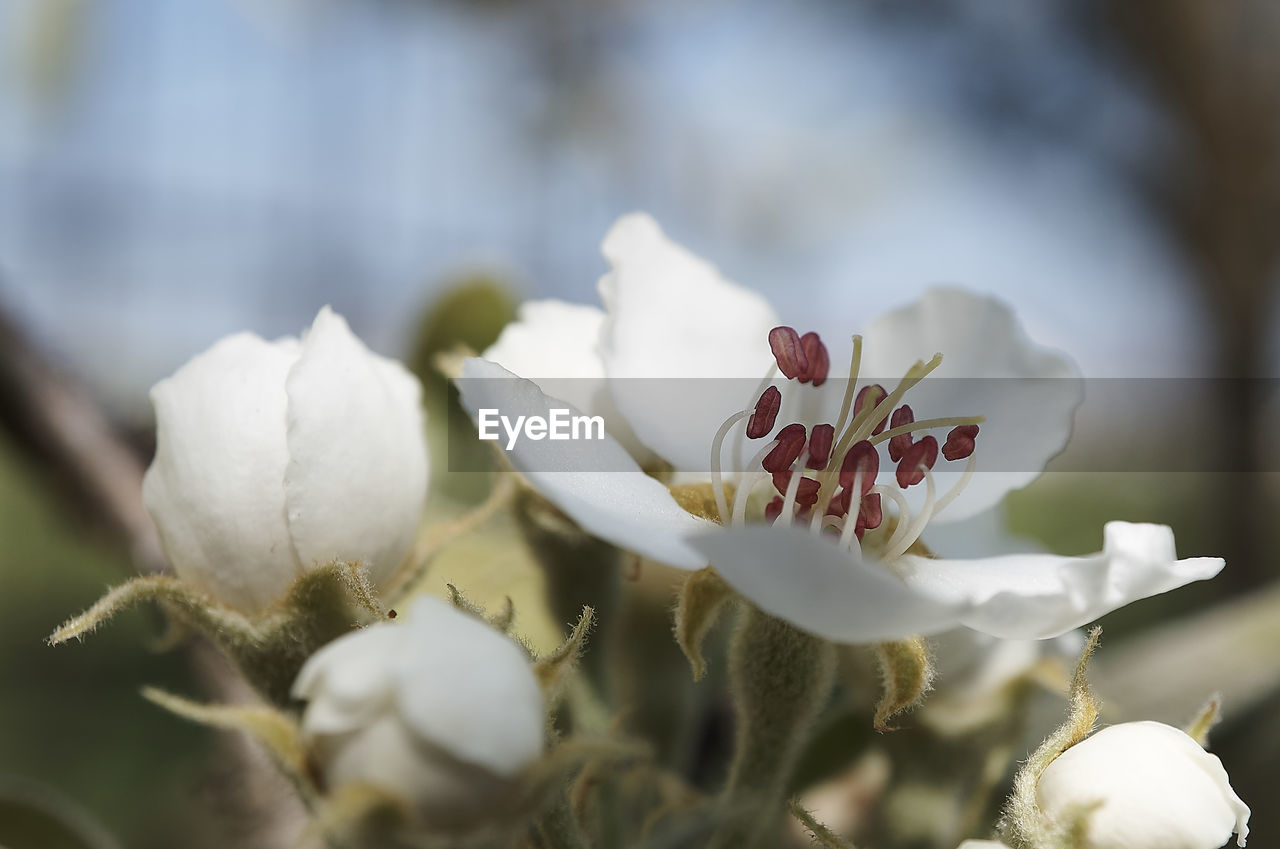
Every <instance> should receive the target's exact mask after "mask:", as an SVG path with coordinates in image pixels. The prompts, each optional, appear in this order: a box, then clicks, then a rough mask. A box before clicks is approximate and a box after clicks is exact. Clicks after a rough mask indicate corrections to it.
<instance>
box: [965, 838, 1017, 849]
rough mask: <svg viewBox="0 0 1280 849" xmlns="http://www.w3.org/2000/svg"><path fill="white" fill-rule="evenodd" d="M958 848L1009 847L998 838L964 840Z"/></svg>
mask: <svg viewBox="0 0 1280 849" xmlns="http://www.w3.org/2000/svg"><path fill="white" fill-rule="evenodd" d="M959 849H1009V847H1008V846H1006V845H1005V844H1003V843H1001V842H1000V841H999V840H966V841H965V842H964V843H961V844H960V846H959Z"/></svg>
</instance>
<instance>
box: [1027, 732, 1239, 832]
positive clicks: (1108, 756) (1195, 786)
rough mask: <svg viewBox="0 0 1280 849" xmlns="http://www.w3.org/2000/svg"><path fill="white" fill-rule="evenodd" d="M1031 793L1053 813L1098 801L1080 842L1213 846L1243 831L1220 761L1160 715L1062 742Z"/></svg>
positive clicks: (1064, 813)
mask: <svg viewBox="0 0 1280 849" xmlns="http://www.w3.org/2000/svg"><path fill="white" fill-rule="evenodd" d="M1036 801H1037V803H1038V805H1039V806H1040V809H1041V811H1042V812H1043V814H1044V815H1045V816H1047V817H1049V818H1051V819H1056V818H1060V817H1063V816H1067V815H1070V813H1071V811H1072V809H1073V808H1077V806H1081V805H1091V804H1094V803H1097V804H1098V807H1097V808H1095V809H1094V810H1093V811H1092V813H1091V814H1089V820H1088V825H1087V830H1086V842H1085V847H1086V849H1218V847H1220V846H1222V845H1223V843H1225V842H1226V841H1227V840H1228V838H1230V837H1231V835H1232V833H1235V834H1236V835H1237V840H1236V842H1237V844H1238V845H1240V846H1244V845H1245V838H1247V837H1248V835H1249V808H1248V806H1247V805H1245V804H1244V802H1242V801H1241V800H1240V797H1239V796H1237V795H1236V793H1235V791H1234V790H1232V789H1231V782H1230V780H1229V778H1228V777H1227V771H1226V770H1225V769H1223V767H1222V762H1221V761H1220V760H1218V758H1217V756H1216V755H1211V754H1209V753H1208V752H1206V751H1205V750H1204V749H1203V748H1201V747H1200V744H1198V743H1197V742H1196V741H1195V740H1193V739H1192V738H1191V737H1189V736H1187V734H1185V733H1184V732H1182V731H1179V730H1178V729H1177V728H1173V727H1172V726H1169V725H1165V724H1163V723H1160V722H1126V723H1124V724H1121V725H1113V726H1111V727H1109V728H1104V729H1103V730H1101V731H1099V732H1098V733H1096V734H1094V735H1093V736H1092V737H1089V738H1088V739H1086V740H1084V741H1083V742H1081V743H1078V744H1076V745H1075V746H1072V747H1071V748H1070V749H1067V751H1065V752H1063V753H1062V755H1060V756H1059V757H1058V758H1057V759H1056V760H1055V761H1053V763H1051V764H1049V766H1048V767H1047V768H1046V769H1045V771H1044V773H1043V774H1041V776H1040V781H1039V784H1038V786H1037V789H1036ZM1077 810H1078V808H1077Z"/></svg>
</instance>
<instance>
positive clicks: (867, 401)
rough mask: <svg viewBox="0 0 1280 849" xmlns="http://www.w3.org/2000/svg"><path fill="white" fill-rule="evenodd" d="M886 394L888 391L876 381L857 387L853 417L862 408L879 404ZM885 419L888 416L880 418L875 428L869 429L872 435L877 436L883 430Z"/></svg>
mask: <svg viewBox="0 0 1280 849" xmlns="http://www.w3.org/2000/svg"><path fill="white" fill-rule="evenodd" d="M888 394H889V393H887V392H885V391H884V387H883V386H881V385H880V384H878V383H873V384H871V385H870V386H864V387H862V388H861V389H859V390H858V395H857V397H856V398H854V399H853V415H854V417H855V418H856V417H857V415H858V413H861V412H862V411H863V409H864V408H874V407H875V406H876V404H879V403H880V402H881V401H883V400H884V399H885V396H886V395H888ZM887 420H888V417H887V416H886V417H885V418H882V419H881V420H880V421H878V422H876V426H875V428H873V429H872V431H871V433H872V435H873V436H878V435H879V434H880V433H881V431H883V430H884V426H885V422H886V421H887Z"/></svg>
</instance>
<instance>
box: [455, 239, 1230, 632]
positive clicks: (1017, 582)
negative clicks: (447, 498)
mask: <svg viewBox="0 0 1280 849" xmlns="http://www.w3.org/2000/svg"><path fill="white" fill-rule="evenodd" d="M603 250H604V254H605V256H606V258H607V259H608V260H609V262H610V264H611V265H612V270H611V271H610V273H608V274H606V275H605V276H604V277H603V278H602V279H601V281H600V292H601V297H602V299H603V301H604V304H605V312H604V313H603V314H593V313H589V312H582V310H583V309H587V308H572V310H570V309H568V308H566V307H564V305H561V306H560V307H549V306H547V305H543V306H541V307H539V308H538V309H536V310H535V309H529V310H527V311H526V312H525V313H524V315H523V317H522V324H521V325H520V327H519V328H518V329H515V330H512V331H510V332H509V334H508V335H507V337H506V339H505V341H504V342H503V343H502V344H500V345H498V346H496V353H495V356H499V357H501V359H502V360H503V361H504V362H505V363H506V364H507V365H508V366H509V367H510V368H511V369H514V370H515V373H513V372H512V371H510V370H508V368H504V367H503V366H502V365H499V364H498V363H495V362H490V361H488V360H485V359H469V360H467V361H466V362H465V363H464V366H463V372H462V377H461V379H460V380H459V381H458V383H459V387H460V389H461V393H462V401H463V404H464V406H466V407H467V408H468V410H469V411H470V413H471V415H472V416H473V418H474V417H477V416H478V414H479V410H481V409H486V408H496V409H499V410H501V412H502V413H503V414H504V415H510V416H512V417H515V416H518V415H525V416H542V417H547V416H549V415H550V410H551V409H553V408H557V407H563V406H564V405H565V399H564V398H562V397H560V396H556V395H554V394H553V393H554V391H555V387H556V386H557V385H558V384H557V383H556V382H555V381H554V380H552V379H553V378H555V377H557V376H560V375H563V374H568V375H579V376H581V375H590V378H589V382H588V383H579V384H575V385H576V386H578V387H579V388H580V389H581V388H582V387H584V386H585V387H587V388H588V389H589V391H585V392H582V391H580V392H579V393H578V394H576V395H574V396H573V397H574V400H576V401H579V402H580V403H585V404H588V405H589V409H588V412H592V413H595V414H600V415H605V414H606V412H607V411H608V414H609V415H611V416H612V419H611V421H615V422H616V421H617V420H618V418H622V419H624V420H625V423H626V425H627V427H628V429H629V430H630V432H632V433H634V435H635V437H636V438H637V439H638V441H639V442H640V443H641V444H643V445H644V446H646V447H647V448H648V449H649V450H651V451H653V452H654V453H655V454H657V455H658V456H659V457H660V458H662V459H663V460H665V461H667V462H668V463H669V464H670V465H671V466H672V467H673V468H674V469H675V470H676V471H677V473H680V474H679V475H678V476H677V479H678V480H682V481H688V480H690V479H693V480H701V481H703V482H704V483H705V482H709V483H710V491H711V492H712V493H713V494H714V497H715V501H716V505H715V509H718V511H719V514H720V517H721V520H722V521H721V524H722V525H723V527H717V526H716V525H715V524H714V523H712V522H709V521H707V520H705V519H702V518H699V517H697V516H694V515H691V514H690V513H689V512H686V511H685V510H684V509H683V508H682V507H681V506H680V504H679V503H678V502H677V500H676V498H675V497H673V494H672V492H671V491H669V490H668V488H667V487H666V486H665V485H663V484H662V483H660V482H659V481H658V480H656V479H654V478H652V477H649V476H648V475H646V474H645V473H644V472H643V471H642V469H641V467H640V466H639V465H638V464H637V463H636V462H635V460H634V459H633V455H634V451H628V450H627V448H626V447H625V445H624V444H622V443H621V442H619V441H618V439H617V438H616V436H615V438H608V439H605V440H602V441H594V442H583V441H578V442H564V441H561V442H554V441H547V440H543V441H531V440H526V441H524V442H520V443H518V444H516V445H515V446H514V448H513V450H511V451H510V452H509V453H508V455H507V456H508V458H509V459H510V461H511V464H512V466H513V467H514V468H515V469H516V470H517V471H519V472H521V473H522V474H523V475H524V476H525V477H526V479H527V480H528V481H529V482H530V484H531V485H532V486H533V487H534V488H535V489H536V490H537V491H538V492H540V493H541V494H542V495H543V496H545V497H546V498H547V499H548V500H550V501H551V502H553V503H554V504H556V505H557V506H558V507H560V508H561V509H562V510H564V511H565V513H567V514H568V515H570V516H571V517H572V518H573V519H574V520H575V521H577V522H578V524H579V525H581V526H582V527H583V528H584V529H585V530H587V531H589V532H591V533H593V534H595V535H597V536H599V537H601V538H603V539H606V540H609V541H611V542H613V543H615V544H616V545H619V546H621V547H623V548H627V549H631V550H633V551H636V552H638V553H640V554H642V555H644V556H647V557H650V558H652V559H654V560H657V561H660V562H664V563H668V564H670V565H673V566H677V567H680V568H684V569H699V568H702V567H703V566H705V565H707V564H708V563H710V564H711V565H713V566H714V567H715V568H716V570H717V571H718V572H719V573H720V574H721V575H722V576H723V577H724V578H725V579H726V580H727V581H728V582H729V583H731V584H732V585H733V586H734V587H735V588H736V589H737V590H738V591H739V592H741V593H742V594H743V595H745V596H747V597H748V598H750V599H751V600H752V601H753V602H755V603H756V604H757V605H758V606H759V607H761V608H763V609H764V610H766V611H768V612H769V613H772V614H774V615H775V616H779V617H781V618H783V619H786V620H787V621H789V622H791V623H793V624H795V625H797V626H798V627H801V628H804V629H806V630H808V631H810V632H813V633H815V634H818V635H820V636H824V637H827V638H829V639H832V640H836V641H839V642H855V643H856V642H872V641H879V640H886V639H897V638H901V637H904V636H907V635H911V634H921V633H925V634H928V633H937V632H939V631H942V630H946V629H948V628H952V627H955V626H957V625H963V626H966V627H969V628H973V629H975V630H978V631H982V632H984V633H987V634H991V635H993V636H997V637H1002V638H1023V639H1041V638H1045V637H1052V636H1056V635H1058V634H1062V633H1064V632H1066V631H1069V630H1071V629H1072V628H1075V627H1078V626H1080V625H1082V624H1084V623H1086V622H1089V621H1090V620H1092V619H1094V618H1096V617H1098V616H1101V615H1102V614H1104V613H1107V612H1109V611H1111V610H1114V609H1115V608H1117V607H1121V606H1123V605H1125V604H1128V603H1129V602H1131V601H1134V600H1135V599H1139V598H1145V597H1146V596H1150V595H1153V594H1156V593H1161V592H1165V591H1167V590H1170V589H1173V588H1175V587H1178V586H1182V585H1183V584H1186V583H1188V582H1190V581H1193V580H1201V579H1204V578H1208V577H1211V576H1212V575H1214V574H1216V573H1217V572H1218V571H1219V570H1220V569H1221V568H1222V565H1223V564H1222V561H1221V560H1219V559H1215V558H1198V559H1192V560H1183V561H1179V560H1177V558H1176V556H1175V554H1174V544H1173V535H1172V532H1171V531H1170V530H1169V529H1168V528H1166V527H1163V526H1158V525H1132V524H1128V523H1122V522H1112V523H1110V524H1109V525H1107V527H1106V529H1105V532H1104V548H1103V551H1101V552H1099V553H1098V554H1095V555H1092V556H1089V557H1054V556H1049V555H1011V556H1007V557H985V558H981V559H975V560H934V559H931V558H927V557H921V556H917V555H916V554H915V551H916V547H915V543H916V542H917V541H918V540H919V539H920V538H921V536H922V535H923V534H924V533H925V531H926V530H927V527H928V525H929V524H930V523H932V522H934V521H948V520H955V519H964V518H968V517H971V516H974V515H976V514H978V513H980V512H981V511H983V510H985V509H986V508H988V507H990V506H992V505H993V504H995V503H997V502H998V501H999V500H1000V499H1001V498H1002V497H1003V496H1004V495H1005V494H1006V493H1007V492H1008V491H1010V490H1011V489H1016V488H1018V487H1021V486H1025V485H1026V484H1027V483H1030V482H1031V481H1032V480H1034V479H1035V478H1036V477H1037V476H1038V475H1039V474H1040V472H1041V470H1042V469H1043V468H1044V465H1045V463H1047V462H1048V460H1049V459H1051V458H1052V457H1053V456H1054V455H1055V454H1056V453H1057V452H1058V451H1060V450H1061V449H1062V447H1063V445H1065V443H1066V440H1067V438H1068V436H1069V434H1070V429H1071V417H1072V413H1073V410H1074V409H1075V406H1076V405H1077V404H1078V403H1079V400H1080V392H1081V387H1080V381H1079V376H1078V373H1077V372H1076V369H1075V367H1074V366H1073V365H1072V364H1071V362H1070V361H1069V360H1068V359H1067V358H1066V357H1065V356H1063V355H1061V354H1059V353H1056V352H1053V351H1049V350H1046V349H1044V348H1041V347H1039V346H1037V345H1035V344H1034V343H1033V342H1031V341H1030V340H1029V339H1027V338H1026V336H1025V334H1024V333H1023V331H1022V328H1021V327H1020V326H1019V324H1018V322H1017V320H1016V318H1015V317H1014V315H1013V313H1012V312H1011V311H1010V310H1009V309H1008V307H1006V306H1005V305H1004V304H1002V303H1000V302H999V301H996V300H994V299H992V298H989V297H982V296H978V295H973V294H970V293H967V292H963V291H959V290H953V289H935V290H932V291H930V292H928V293H926V295H925V296H924V297H923V298H922V299H921V300H920V301H918V302H917V303H915V304H912V305H910V306H907V307H905V308H902V309H900V310H897V311H894V312H892V313H889V314H888V315H886V316H883V317H882V318H880V319H879V320H877V321H875V322H873V323H872V324H871V325H870V327H869V328H868V329H867V331H866V333H865V334H864V336H862V337H855V347H854V354H853V356H852V357H851V360H850V369H849V370H848V371H847V372H845V373H843V374H842V373H841V372H840V371H839V370H837V369H833V368H832V367H831V362H832V360H831V357H830V355H829V353H828V351H827V349H826V346H825V344H824V343H823V342H822V341H821V339H819V338H818V336H817V334H815V333H806V334H804V335H801V334H799V333H797V332H796V331H795V330H793V329H791V328H789V327H785V326H780V322H779V320H778V318H777V316H776V315H775V314H774V312H773V310H772V309H771V308H770V307H769V305H768V304H767V303H765V302H764V300H763V299H762V298H760V296H759V295H757V294H755V293H753V292H750V291H747V290H745V289H742V288H740V287H738V286H736V285H734V284H732V283H730V282H728V281H726V280H725V279H723V278H722V277H721V276H720V275H719V273H718V272H717V271H716V269H715V268H714V267H712V266H711V265H709V264H708V263H706V262H705V261H703V260H701V259H699V258H697V257H695V256H694V255H692V254H691V253H689V252H688V251H686V250H685V249H683V248H681V247H680V246H678V245H675V244H673V243H672V242H670V241H669V240H668V239H667V238H666V237H665V236H664V235H663V233H662V231H661V230H660V229H659V228H658V225H657V224H656V223H655V222H654V221H653V220H652V219H650V218H649V217H647V216H643V215H631V216H626V217H624V218H622V219H621V220H620V221H619V222H618V223H617V224H616V225H615V226H614V227H613V229H612V230H611V231H610V232H609V234H608V235H607V236H606V238H605V241H604V246H603ZM550 351H558V352H559V353H557V354H555V355H552V354H551V353H549V352H550ZM939 351H940V352H943V354H935V353H934V352H939ZM930 355H932V358H931V359H929V360H927V361H922V360H920V359H918V358H919V357H922V356H924V357H928V356H930ZM562 364H563V365H562ZM526 368H527V369H528V370H527V371H526V370H524V369H526ZM557 369H558V371H559V373H558V374H548V372H551V371H552V370H557ZM778 372H781V374H782V377H784V378H786V379H785V380H783V379H780V378H779V379H775V375H776V374H777V373H778ZM523 376H527V377H529V378H531V379H532V380H522V379H519V377H523ZM688 378H698V379H692V380H691V379H688ZM729 378H744V379H745V381H744V380H734V379H729ZM761 378H764V380H763V381H762V380H761ZM860 378H861V383H860V382H859V380H860ZM947 378H958V379H947ZM973 378H980V379H973ZM877 380H886V381H887V382H886V383H885V384H884V385H881V384H879V383H877V382H875V381H877ZM895 380H896V381H897V382H896V383H895V382H893V381H895ZM601 384H603V385H601ZM744 387H746V388H744ZM751 387H754V390H753V389H752V388H751ZM783 389H785V390H786V392H785V395H784V394H783V391H782V390H783ZM748 393H750V397H744V396H745V395H747V394H748ZM566 394H567V393H566ZM908 400H909V401H910V404H907V403H905V402H906V401H908ZM605 401H607V402H608V403H609V404H611V405H612V408H607V405H606V404H605ZM912 405H914V408H913V406H912ZM917 412H921V413H923V415H921V416H919V417H917V416H916V413H917ZM931 417H934V418H931ZM833 423H834V424H833ZM611 427H613V430H614V432H616V431H617V427H616V426H614V425H611ZM931 431H937V432H939V433H940V434H944V435H945V444H941V445H940V444H939V442H940V440H939V439H938V437H935V436H934V435H933V434H932V433H931ZM979 431H981V435H980V436H979V434H978V432H979ZM743 437H746V439H743ZM745 442H750V443H752V444H751V448H750V450H751V451H752V452H755V456H754V457H752V458H751V459H750V460H743V459H742V457H743V454H744V451H743V448H742V446H743V443H745ZM984 446H989V451H988V452H987V454H986V456H989V457H990V458H992V459H991V460H989V461H988V462H989V463H990V465H991V467H992V468H990V469H983V468H980V463H979V461H978V457H979V456H980V455H983V454H984ZM757 448H758V449H759V450H758V451H757V450H756V449H757ZM726 449H728V451H729V452H730V453H731V454H733V455H735V456H734V457H733V458H732V459H731V461H730V462H731V463H732V464H733V465H732V466H731V467H725V465H724V453H725V450H726ZM886 450H887V455H888V459H887V460H882V459H881V458H882V456H883V455H884V453H885V452H886ZM943 458H945V462H941V461H942V460H943ZM895 465H896V467H895ZM953 466H954V467H953ZM960 466H962V467H963V469H961V468H959V467H960ZM935 467H936V469H935ZM725 468H729V469H730V470H731V471H733V472H736V474H735V475H733V476H732V480H730V479H729V478H730V475H728V474H726V473H725V472H724V471H722V470H723V469H725ZM762 484H763V485H768V484H771V485H772V487H773V488H774V489H775V490H776V495H775V496H774V497H773V499H772V501H770V502H769V503H768V504H761V503H760V502H759V501H758V500H757V499H755V498H754V497H753V494H754V493H755V490H756V489H757V488H758V487H760V486H761V485H762Z"/></svg>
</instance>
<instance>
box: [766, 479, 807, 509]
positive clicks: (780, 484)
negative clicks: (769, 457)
mask: <svg viewBox="0 0 1280 849" xmlns="http://www.w3.org/2000/svg"><path fill="white" fill-rule="evenodd" d="M797 480H799V481H800V482H799V483H796V481H797ZM773 487H774V489H776V490H778V492H780V493H782V494H786V493H789V492H790V491H791V490H792V488H793V487H795V488H796V497H795V502H796V503H797V504H799V505H800V507H801V509H805V508H809V507H812V506H813V505H814V503H815V502H817V500H818V482H817V481H816V480H814V479H813V478H806V477H805V476H804V475H801V474H798V473H796V472H789V471H788V472H774V473H773Z"/></svg>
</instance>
